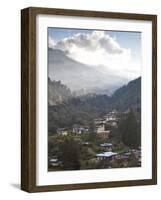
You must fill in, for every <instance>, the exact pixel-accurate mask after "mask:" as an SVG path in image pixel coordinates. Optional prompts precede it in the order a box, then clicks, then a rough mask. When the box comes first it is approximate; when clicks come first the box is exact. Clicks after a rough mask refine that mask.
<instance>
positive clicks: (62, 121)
mask: <svg viewBox="0 0 161 200" xmlns="http://www.w3.org/2000/svg"><path fill="white" fill-rule="evenodd" d="M129 108H133V109H134V110H135V112H136V115H137V119H138V120H140V116H141V115H140V113H141V78H138V79H135V80H133V81H131V82H129V83H128V84H127V85H124V86H123V87H121V88H119V89H118V90H116V91H115V92H114V94H113V95H112V96H110V97H109V96H107V95H96V94H88V95H82V96H80V97H75V98H74V97H72V98H69V99H68V100H67V101H65V102H63V103H59V104H57V105H55V106H49V109H48V119H49V131H52V132H54V131H55V130H56V129H57V128H58V127H61V128H63V127H70V126H72V125H73V124H75V123H76V124H82V125H85V124H88V123H89V122H90V121H91V120H93V119H94V118H97V117H100V116H102V115H104V114H106V113H107V112H109V111H111V110H112V109H117V110H118V111H126V110H127V109H129Z"/></svg>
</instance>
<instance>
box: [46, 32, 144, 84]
mask: <svg viewBox="0 0 161 200" xmlns="http://www.w3.org/2000/svg"><path fill="white" fill-rule="evenodd" d="M48 41H49V43H48V45H49V47H51V48H54V49H61V50H63V51H65V52H66V54H67V55H68V56H69V57H70V58H72V59H74V60H76V61H79V62H81V63H84V64H88V65H90V66H91V67H94V68H97V69H100V70H102V69H103V70H104V73H106V72H110V73H111V74H117V75H119V76H120V77H123V78H127V79H129V80H132V79H135V78H137V77H139V76H141V33H139V32H121V31H108V30H107V31H104V30H85V29H81V30H79V29H68V28H67V29H65V28H48ZM100 66H101V67H100ZM102 66H103V67H104V68H102Z"/></svg>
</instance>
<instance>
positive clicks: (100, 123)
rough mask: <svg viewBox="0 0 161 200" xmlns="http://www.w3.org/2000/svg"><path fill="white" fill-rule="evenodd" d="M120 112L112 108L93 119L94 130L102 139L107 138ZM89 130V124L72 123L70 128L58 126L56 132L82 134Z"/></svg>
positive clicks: (115, 124) (116, 122) (115, 125)
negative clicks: (103, 114) (100, 116)
mask: <svg viewBox="0 0 161 200" xmlns="http://www.w3.org/2000/svg"><path fill="white" fill-rule="evenodd" d="M120 116H121V115H120V113H119V112H117V110H113V111H111V112H109V113H108V114H106V115H105V116H103V117H102V118H97V119H94V127H95V130H94V131H95V132H96V133H97V134H99V136H101V137H102V138H104V139H108V138H109V134H110V130H111V128H116V127H117V126H118V122H119V119H120ZM88 131H89V126H82V125H79V124H74V125H73V126H72V128H59V129H58V130H57V133H58V134H59V135H68V133H73V134H82V133H87V132H88Z"/></svg>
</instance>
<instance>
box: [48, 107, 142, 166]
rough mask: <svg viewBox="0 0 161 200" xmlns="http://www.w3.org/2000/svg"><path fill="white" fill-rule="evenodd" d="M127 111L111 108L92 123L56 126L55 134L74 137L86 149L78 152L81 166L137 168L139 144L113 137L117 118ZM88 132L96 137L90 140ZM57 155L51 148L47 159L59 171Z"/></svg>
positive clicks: (59, 164) (139, 158) (138, 163)
mask: <svg viewBox="0 0 161 200" xmlns="http://www.w3.org/2000/svg"><path fill="white" fill-rule="evenodd" d="M127 113H128V111H127V112H118V111H117V110H115V109H114V110H112V111H111V112H108V113H107V114H105V115H104V116H102V117H100V118H96V119H94V120H93V122H92V125H84V126H82V125H80V124H74V125H73V126H72V127H70V128H58V129H57V133H56V137H59V138H65V137H69V136H70V137H74V139H75V140H78V141H79V144H81V149H83V152H84V151H87V152H88V153H86V154H85V156H82V155H81V156H82V159H81V161H80V162H81V167H80V169H92V168H98V169H103V168H118V167H119V168H121V167H140V166H141V147H138V148H135V149H134V148H128V147H126V146H124V145H122V144H120V143H118V142H116V139H115V138H117V135H115V136H114V137H112V136H113V132H116V134H117V129H118V124H119V121H120V120H122V119H124V118H125V117H126V115H127ZM92 134H93V135H92ZM89 135H90V136H91V137H96V138H97V139H96V140H95V141H94V140H93V139H89ZM87 136H88V137H87ZM113 138H114V139H113ZM56 154H57V153H55V152H54V151H53V152H52V153H50V157H49V161H48V162H49V169H51V170H61V168H62V165H63V164H62V161H61V160H60V159H59V158H58V156H57V155H56ZM82 154H83V153H82ZM81 156H80V157H81Z"/></svg>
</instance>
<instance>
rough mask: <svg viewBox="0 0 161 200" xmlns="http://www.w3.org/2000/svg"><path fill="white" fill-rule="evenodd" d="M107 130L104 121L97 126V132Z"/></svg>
mask: <svg viewBox="0 0 161 200" xmlns="http://www.w3.org/2000/svg"><path fill="white" fill-rule="evenodd" d="M102 131H105V124H104V123H100V124H99V125H97V126H96V133H99V132H102Z"/></svg>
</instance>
